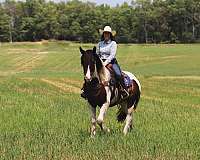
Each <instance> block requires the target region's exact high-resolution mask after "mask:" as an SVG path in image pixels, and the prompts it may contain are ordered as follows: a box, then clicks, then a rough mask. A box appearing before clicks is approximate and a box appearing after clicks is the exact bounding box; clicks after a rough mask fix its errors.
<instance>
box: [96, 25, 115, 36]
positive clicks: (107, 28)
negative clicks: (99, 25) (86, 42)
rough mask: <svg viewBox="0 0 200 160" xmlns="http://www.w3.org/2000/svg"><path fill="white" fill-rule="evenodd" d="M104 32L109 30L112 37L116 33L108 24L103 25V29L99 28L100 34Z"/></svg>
mask: <svg viewBox="0 0 200 160" xmlns="http://www.w3.org/2000/svg"><path fill="white" fill-rule="evenodd" d="M104 32H109V33H111V34H112V36H113V37H114V36H115V35H116V31H112V29H111V27H110V26H105V27H104V29H103V30H102V29H99V33H100V34H101V35H102V34H103V33H104Z"/></svg>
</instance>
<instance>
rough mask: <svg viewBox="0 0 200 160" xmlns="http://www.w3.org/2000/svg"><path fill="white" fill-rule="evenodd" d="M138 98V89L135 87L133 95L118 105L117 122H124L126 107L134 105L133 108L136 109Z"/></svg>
mask: <svg viewBox="0 0 200 160" xmlns="http://www.w3.org/2000/svg"><path fill="white" fill-rule="evenodd" d="M139 100H140V90H139V87H137V89H136V92H135V94H134V95H132V96H130V97H129V98H128V99H127V100H126V101H124V103H123V104H121V105H119V110H118V112H117V120H118V122H124V120H125V119H126V116H127V114H128V113H127V108H130V107H132V106H133V105H134V110H135V109H136V107H137V105H138V102H139Z"/></svg>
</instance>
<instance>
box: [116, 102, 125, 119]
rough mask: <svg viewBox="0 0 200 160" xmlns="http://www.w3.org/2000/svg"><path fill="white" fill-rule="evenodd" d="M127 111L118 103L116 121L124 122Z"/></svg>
mask: <svg viewBox="0 0 200 160" xmlns="http://www.w3.org/2000/svg"><path fill="white" fill-rule="evenodd" d="M126 115H127V112H126V110H125V107H124V106H122V105H119V110H118V112H117V121H118V122H124V120H125V119H126Z"/></svg>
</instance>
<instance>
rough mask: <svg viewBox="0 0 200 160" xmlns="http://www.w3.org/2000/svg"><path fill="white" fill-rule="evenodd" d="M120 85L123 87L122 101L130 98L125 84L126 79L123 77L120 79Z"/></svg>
mask: <svg viewBox="0 0 200 160" xmlns="http://www.w3.org/2000/svg"><path fill="white" fill-rule="evenodd" d="M119 82H120V85H121V95H122V99H125V98H127V97H128V96H129V93H128V91H127V87H126V85H125V83H124V79H123V77H121V78H120V81H119Z"/></svg>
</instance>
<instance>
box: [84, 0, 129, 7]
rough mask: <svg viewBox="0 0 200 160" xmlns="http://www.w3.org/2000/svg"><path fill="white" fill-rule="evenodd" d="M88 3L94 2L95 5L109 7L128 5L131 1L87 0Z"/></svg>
mask: <svg viewBox="0 0 200 160" xmlns="http://www.w3.org/2000/svg"><path fill="white" fill-rule="evenodd" d="M82 1H84V2H85V1H87V0H82ZM88 1H90V2H95V3H96V4H109V5H111V6H116V5H117V4H119V5H120V4H122V3H124V2H128V3H130V2H131V0H88Z"/></svg>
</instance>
